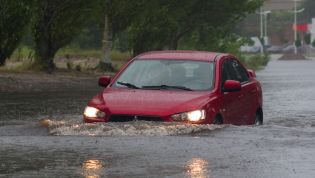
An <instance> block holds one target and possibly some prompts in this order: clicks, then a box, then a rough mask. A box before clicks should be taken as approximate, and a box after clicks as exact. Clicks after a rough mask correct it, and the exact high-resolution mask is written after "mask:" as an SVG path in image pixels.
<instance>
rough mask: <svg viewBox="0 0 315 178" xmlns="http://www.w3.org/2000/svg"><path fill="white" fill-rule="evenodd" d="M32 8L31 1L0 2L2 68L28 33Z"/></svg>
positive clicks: (0, 61)
mask: <svg viewBox="0 0 315 178" xmlns="http://www.w3.org/2000/svg"><path fill="white" fill-rule="evenodd" d="M31 6H32V1H31V0H30V1H12V0H0V66H2V65H4V63H5V60H6V59H7V58H9V57H10V56H11V54H12V53H13V51H14V50H15V48H16V47H17V46H18V44H19V42H20V40H21V38H22V36H23V34H24V32H25V31H26V28H27V25H28V23H29V19H30V16H31Z"/></svg>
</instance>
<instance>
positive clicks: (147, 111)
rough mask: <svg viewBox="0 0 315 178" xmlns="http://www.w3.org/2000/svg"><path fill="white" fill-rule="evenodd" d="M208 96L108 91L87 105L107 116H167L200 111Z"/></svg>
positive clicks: (159, 91)
mask: <svg viewBox="0 0 315 178" xmlns="http://www.w3.org/2000/svg"><path fill="white" fill-rule="evenodd" d="M211 96H212V94H211V93H210V92H197V91H178V90H139V89H135V90H133V89H117V88H115V89H114V88H108V89H105V90H104V91H103V92H102V93H100V94H99V95H97V96H96V97H94V98H93V99H92V100H91V102H90V103H89V105H90V106H96V107H98V108H99V109H101V110H104V111H109V112H110V113H111V114H137V115H159V116H168V115H171V114H174V113H180V112H185V111H191V110H196V109H201V108H202V107H203V106H204V105H205V104H206V103H207V102H208V101H209V100H210V98H211Z"/></svg>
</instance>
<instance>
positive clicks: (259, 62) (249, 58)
mask: <svg viewBox="0 0 315 178" xmlns="http://www.w3.org/2000/svg"><path fill="white" fill-rule="evenodd" d="M241 61H242V62H243V63H244V65H245V66H246V67H247V68H249V69H253V70H260V69H262V68H263V67H265V66H266V65H267V64H268V62H269V56H268V55H260V54H246V55H243V56H242V58H241Z"/></svg>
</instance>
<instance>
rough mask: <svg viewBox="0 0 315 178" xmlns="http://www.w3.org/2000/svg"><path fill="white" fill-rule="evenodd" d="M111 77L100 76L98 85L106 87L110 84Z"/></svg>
mask: <svg viewBox="0 0 315 178" xmlns="http://www.w3.org/2000/svg"><path fill="white" fill-rule="evenodd" d="M110 80H111V77H110V76H101V77H100V78H99V79H98V85H99V86H101V87H107V86H108V85H109V83H110Z"/></svg>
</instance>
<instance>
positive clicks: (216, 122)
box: [213, 115, 223, 125]
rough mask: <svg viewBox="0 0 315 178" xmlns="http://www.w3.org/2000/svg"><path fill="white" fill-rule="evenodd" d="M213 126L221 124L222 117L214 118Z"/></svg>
mask: <svg viewBox="0 0 315 178" xmlns="http://www.w3.org/2000/svg"><path fill="white" fill-rule="evenodd" d="M213 124H217V125H220V124H223V119H222V117H221V116H220V115H217V116H215V118H214V121H213Z"/></svg>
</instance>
